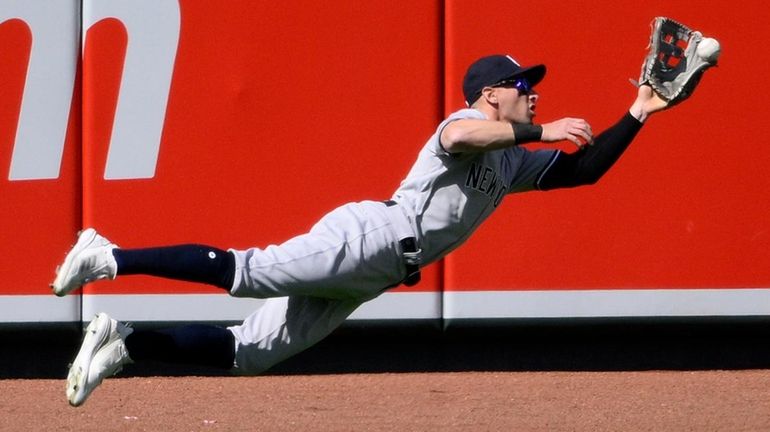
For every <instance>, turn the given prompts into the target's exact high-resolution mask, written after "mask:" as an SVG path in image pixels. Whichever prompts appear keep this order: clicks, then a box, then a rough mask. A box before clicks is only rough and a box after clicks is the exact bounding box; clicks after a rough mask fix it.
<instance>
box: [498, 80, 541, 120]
mask: <svg viewBox="0 0 770 432" xmlns="http://www.w3.org/2000/svg"><path fill="white" fill-rule="evenodd" d="M495 90H496V93H497V102H498V104H497V109H498V114H499V116H500V120H505V121H508V122H513V123H524V124H528V123H532V119H533V118H534V117H535V108H536V105H537V99H538V97H539V96H538V94H537V92H536V91H535V89H534V88H532V86H531V85H530V84H529V82H527V80H526V79H523V78H521V79H516V80H513V81H510V82H504V83H503V84H500V85H498V86H495Z"/></svg>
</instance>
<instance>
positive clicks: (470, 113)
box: [431, 108, 486, 156]
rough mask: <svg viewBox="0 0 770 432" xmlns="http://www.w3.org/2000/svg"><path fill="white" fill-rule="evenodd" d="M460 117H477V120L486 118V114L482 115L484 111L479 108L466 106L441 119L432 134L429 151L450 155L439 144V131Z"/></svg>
mask: <svg viewBox="0 0 770 432" xmlns="http://www.w3.org/2000/svg"><path fill="white" fill-rule="evenodd" d="M461 119H478V120H486V116H484V113H482V112H481V111H479V110H475V109H471V108H466V109H461V110H459V111H455V112H453V113H452V114H450V115H449V117H447V118H446V119H445V120H444V121H442V122H441V123H440V124H439V125H438V128H436V134H435V135H434V139H433V140H431V142H432V144H433V148H431V151H432V152H434V153H435V154H437V155H441V156H450V155H451V153H449V152H448V151H446V150H445V149H444V146H443V145H442V144H441V133H442V132H443V131H444V128H445V127H446V126H447V125H448V124H449V123H452V122H453V121H456V120H461Z"/></svg>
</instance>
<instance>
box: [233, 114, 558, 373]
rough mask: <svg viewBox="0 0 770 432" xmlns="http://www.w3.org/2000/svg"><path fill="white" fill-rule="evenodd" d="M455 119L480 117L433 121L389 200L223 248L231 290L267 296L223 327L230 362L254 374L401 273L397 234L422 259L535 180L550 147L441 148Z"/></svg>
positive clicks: (440, 252)
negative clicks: (277, 240)
mask: <svg viewBox="0 0 770 432" xmlns="http://www.w3.org/2000/svg"><path fill="white" fill-rule="evenodd" d="M463 118H475V119H484V118H485V117H484V114H483V113H481V112H480V111H477V110H474V109H463V110H460V111H458V112H456V113H454V114H452V115H450V116H449V117H448V118H447V119H446V120H445V121H443V122H442V123H441V124H440V125H439V127H438V128H437V130H436V132H435V134H434V135H433V136H432V137H431V138H430V139H429V140H428V142H427V143H426V144H425V146H424V147H423V148H422V150H421V151H420V153H419V156H418V158H417V161H416V162H415V164H414V166H413V167H412V169H411V171H410V172H409V174H408V176H407V177H406V179H405V180H404V181H403V182H402V183H401V186H400V187H399V188H398V190H397V191H396V192H395V194H394V196H393V201H395V202H397V203H398V205H396V206H388V205H386V204H385V203H382V202H378V201H364V202H359V203H349V204H345V205H343V206H341V207H339V208H337V209H335V210H333V211H332V212H330V213H329V214H327V215H325V216H324V217H323V218H321V220H320V221H319V222H318V223H317V224H315V225H314V226H313V228H312V229H311V230H310V232H309V233H307V234H304V235H301V236H297V237H295V238H293V239H290V240H288V241H286V242H285V243H283V244H281V245H271V246H268V247H266V248H264V249H261V248H251V249H248V250H245V251H237V250H231V252H232V253H233V255H234V256H235V262H236V271H235V279H234V283H233V288H232V289H231V290H230V294H231V295H233V296H238V297H258V298H267V300H266V301H265V304H264V305H263V306H262V307H260V308H259V309H258V310H257V311H255V312H254V313H253V314H251V315H250V316H249V317H248V318H246V320H245V321H244V322H243V324H241V325H239V326H234V327H230V330H231V331H232V332H233V335H234V336H235V340H236V360H235V363H236V364H235V367H236V370H238V371H241V372H243V373H257V372H261V371H263V370H265V369H267V368H269V367H270V366H272V365H274V364H276V363H278V362H280V361H282V360H284V359H286V358H288V357H290V356H291V355H293V354H295V353H297V352H299V351H302V350H304V349H305V348H307V347H309V346H311V345H313V344H315V343H316V342H318V341H319V340H321V339H323V338H324V337H325V336H326V335H328V334H329V333H330V332H331V331H332V330H334V329H335V328H337V327H338V326H339V325H340V324H341V323H342V322H343V321H344V320H345V319H346V318H347V317H348V316H349V315H350V314H351V313H352V312H353V311H354V310H355V309H356V308H357V307H358V306H359V305H360V304H362V303H364V302H365V301H368V300H370V299H372V298H374V297H376V296H378V295H379V294H380V293H382V292H383V290H384V289H385V288H387V287H388V286H393V285H394V284H397V283H398V282H399V281H401V280H403V278H404V277H405V276H406V269H405V268H404V261H403V257H402V255H401V246H400V244H399V240H401V239H403V238H406V237H416V238H417V241H418V244H419V246H420V248H421V249H422V262H423V263H424V264H427V263H430V262H432V261H435V260H437V259H439V258H441V257H443V256H444V255H446V254H447V253H448V252H450V251H451V250H453V249H454V248H456V247H457V246H459V245H460V244H461V243H462V242H463V241H464V240H465V239H467V238H468V237H469V236H470V235H471V233H473V231H474V230H476V228H478V226H479V225H480V224H481V223H482V222H483V221H484V220H485V219H486V218H487V217H489V215H490V214H492V212H493V211H494V210H495V208H497V207H498V206H499V205H500V203H501V202H502V200H503V198H504V197H505V195H506V194H508V193H510V192H517V191H525V190H530V189H533V188H535V185H536V181H537V178H536V177H537V176H538V174H539V173H541V172H543V171H544V170H545V168H546V167H547V166H548V164H549V163H550V161H551V160H553V157H554V155H555V154H556V152H555V151H551V150H543V151H534V152H533V151H528V150H526V149H524V148H522V147H518V146H514V147H510V148H506V149H502V150H495V151H489V152H480V153H467V154H460V155H452V154H449V153H447V152H446V151H444V149H443V148H442V147H441V144H440V143H439V137H440V136H441V131H442V130H443V128H444V127H445V126H446V125H447V124H448V123H449V122H452V121H455V120H459V119H463Z"/></svg>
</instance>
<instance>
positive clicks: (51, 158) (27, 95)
mask: <svg viewBox="0 0 770 432" xmlns="http://www.w3.org/2000/svg"><path fill="white" fill-rule="evenodd" d="M10 19H20V20H22V21H24V22H25V23H26V24H27V26H28V27H29V29H30V31H31V33H32V47H31V50H30V55H29V64H28V66H27V79H26V81H25V84H24V95H23V96H22V101H21V110H20V112H19V122H18V125H17V128H16V140H15V143H14V147H13V154H12V156H11V167H10V170H9V174H8V178H9V180H33V179H55V178H58V177H59V169H60V167H61V159H62V153H63V152H64V139H65V136H66V134H67V121H68V119H69V113H70V106H71V104H72V92H73V89H74V85H75V70H76V68H77V55H78V43H79V40H80V37H79V34H80V27H79V22H80V0H49V1H30V0H3V1H0V22H5V21H7V20H10Z"/></svg>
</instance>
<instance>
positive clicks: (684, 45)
mask: <svg viewBox="0 0 770 432" xmlns="http://www.w3.org/2000/svg"><path fill="white" fill-rule="evenodd" d="M720 52H721V48H720V46H719V42H718V41H717V40H716V39H713V38H708V37H703V35H702V34H701V33H700V32H698V31H693V30H690V29H689V28H688V27H687V26H685V25H683V24H680V23H678V22H676V21H674V20H672V19H670V18H666V17H657V18H655V19H654V20H653V21H652V34H651V35H650V46H649V52H648V54H647V57H646V58H645V60H644V63H643V64H642V74H641V76H640V77H639V82H638V85H649V86H651V87H652V89H653V90H654V91H655V93H657V94H658V96H660V97H661V98H662V99H664V100H665V101H666V102H668V106H673V105H676V104H678V103H680V102H682V101H683V100H685V99H687V98H688V97H690V95H692V93H693V91H694V90H695V87H697V85H698V83H699V82H700V79H701V77H702V76H703V73H704V72H705V71H706V70H707V69H708V68H710V67H712V66H716V64H717V59H718V58H719V54H720Z"/></svg>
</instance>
